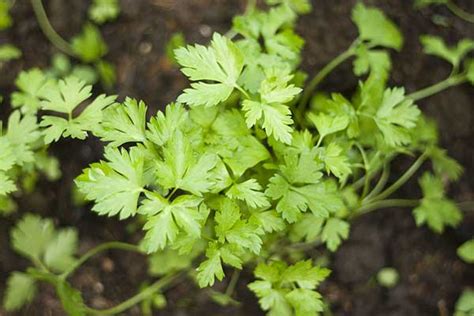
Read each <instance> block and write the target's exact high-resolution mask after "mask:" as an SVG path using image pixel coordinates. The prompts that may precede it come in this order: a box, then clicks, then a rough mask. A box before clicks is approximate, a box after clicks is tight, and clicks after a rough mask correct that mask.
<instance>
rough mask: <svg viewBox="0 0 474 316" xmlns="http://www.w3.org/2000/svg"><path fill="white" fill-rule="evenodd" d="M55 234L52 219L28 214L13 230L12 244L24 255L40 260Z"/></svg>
mask: <svg viewBox="0 0 474 316" xmlns="http://www.w3.org/2000/svg"><path fill="white" fill-rule="evenodd" d="M54 235H55V233H54V225H53V222H52V221H51V220H49V219H42V218H41V217H39V216H37V215H33V214H26V215H25V216H24V217H23V218H22V219H21V220H20V221H19V222H18V223H17V225H16V226H15V228H13V230H12V231H11V240H12V246H13V249H14V250H15V251H16V252H18V253H20V254H21V255H22V256H25V257H27V258H29V259H32V260H40V259H41V256H42V255H43V254H44V252H45V251H46V249H47V247H48V244H49V243H50V242H51V240H52V239H53V238H54Z"/></svg>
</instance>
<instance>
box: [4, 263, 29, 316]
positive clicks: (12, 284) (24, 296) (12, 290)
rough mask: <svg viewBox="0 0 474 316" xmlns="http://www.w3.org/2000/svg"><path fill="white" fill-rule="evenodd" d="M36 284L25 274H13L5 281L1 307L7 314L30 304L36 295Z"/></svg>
mask: <svg viewBox="0 0 474 316" xmlns="http://www.w3.org/2000/svg"><path fill="white" fill-rule="evenodd" d="M36 291H37V288H36V282H35V280H34V279H33V278H31V277H30V276H28V274H26V273H22V272H13V273H12V274H11V276H10V277H9V278H8V280H7V289H6V292H5V297H4V299H3V306H4V307H5V310H6V311H8V312H12V311H15V310H18V309H20V308H21V307H22V306H23V305H25V304H27V303H30V302H31V301H32V300H33V299H34V297H35V295H36Z"/></svg>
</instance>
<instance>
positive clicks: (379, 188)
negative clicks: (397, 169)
mask: <svg viewBox="0 0 474 316" xmlns="http://www.w3.org/2000/svg"><path fill="white" fill-rule="evenodd" d="M389 176H390V167H389V164H385V165H384V166H383V171H382V175H381V176H380V178H379V181H378V182H377V184H376V185H375V187H374V189H373V190H372V191H371V192H370V193H369V194H368V195H367V196H366V197H365V199H364V200H370V199H372V197H374V196H375V195H377V194H379V193H380V191H382V190H383V188H384V187H385V185H386V184H387V180H388V177H389Z"/></svg>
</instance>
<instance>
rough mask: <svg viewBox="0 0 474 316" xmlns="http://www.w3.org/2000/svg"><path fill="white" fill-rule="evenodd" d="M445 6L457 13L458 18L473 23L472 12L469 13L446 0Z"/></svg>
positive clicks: (473, 15) (473, 16)
mask: <svg viewBox="0 0 474 316" xmlns="http://www.w3.org/2000/svg"><path fill="white" fill-rule="evenodd" d="M446 7H447V8H448V9H449V11H451V12H452V13H454V14H455V15H457V16H458V17H459V18H461V19H463V20H464V21H467V22H469V23H474V14H472V13H469V12H466V11H464V10H463V9H461V8H460V7H458V6H457V5H456V4H455V3H454V2H452V1H448V2H446Z"/></svg>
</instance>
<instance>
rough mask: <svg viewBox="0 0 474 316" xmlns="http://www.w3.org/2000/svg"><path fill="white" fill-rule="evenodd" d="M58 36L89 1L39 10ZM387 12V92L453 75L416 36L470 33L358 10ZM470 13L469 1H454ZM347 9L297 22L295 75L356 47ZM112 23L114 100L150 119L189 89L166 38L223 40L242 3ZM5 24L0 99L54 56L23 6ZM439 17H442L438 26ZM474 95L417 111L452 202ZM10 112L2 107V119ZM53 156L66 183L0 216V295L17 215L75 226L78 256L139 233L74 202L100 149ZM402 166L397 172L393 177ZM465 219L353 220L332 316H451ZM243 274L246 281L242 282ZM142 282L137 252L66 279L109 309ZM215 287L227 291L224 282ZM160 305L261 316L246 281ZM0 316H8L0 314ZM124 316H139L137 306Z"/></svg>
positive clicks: (135, 6) (108, 28)
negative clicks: (390, 45)
mask: <svg viewBox="0 0 474 316" xmlns="http://www.w3.org/2000/svg"><path fill="white" fill-rule="evenodd" d="M44 2H45V4H46V7H47V11H48V14H49V16H50V18H51V21H52V23H53V25H54V27H55V28H56V29H57V30H58V32H59V33H60V34H62V35H63V36H65V37H69V36H72V35H73V34H75V33H77V32H78V31H79V30H80V28H81V25H82V23H83V21H84V19H85V18H86V15H87V7H88V4H89V1H84V0H70V1H62V0H49V1H46V0H45V1H44ZM366 2H367V3H370V4H374V5H376V6H378V7H380V8H381V9H383V10H384V11H385V12H386V13H387V14H388V15H389V16H390V17H391V18H392V19H393V20H394V21H395V22H396V23H397V24H399V25H400V27H401V29H402V31H403V33H404V35H405V45H404V48H403V50H402V51H401V52H400V53H394V54H393V64H394V71H393V74H392V79H391V80H392V82H391V83H392V84H393V85H403V86H405V87H406V89H407V90H408V91H415V90H417V89H420V88H421V87H424V86H427V85H429V84H431V83H434V82H436V81H439V80H441V79H442V78H444V77H445V76H447V74H448V73H449V70H450V69H449V66H448V65H447V64H446V63H444V62H442V61H439V60H437V59H436V58H432V57H429V56H426V55H424V54H422V53H421V48H420V44H419V42H418V37H419V36H420V35H421V34H438V35H440V36H442V37H444V38H445V39H446V40H448V41H449V42H451V43H454V42H456V41H457V40H459V39H461V38H464V37H469V38H474V27H473V26H472V24H471V25H470V24H468V23H466V22H463V21H461V20H460V19H458V18H456V17H454V16H453V15H452V14H450V13H449V12H448V11H447V10H446V9H445V8H443V7H436V8H428V9H424V10H422V11H414V10H413V8H412V1H399V0H379V1H375V0H374V1H366ZM456 2H457V3H458V4H459V5H460V6H462V7H463V8H465V9H466V10H468V11H471V12H474V2H473V1H472V0H459V1H456ZM355 3H356V1H355V0H331V1H330V0H317V1H314V8H315V9H314V11H313V13H311V14H309V15H307V16H304V17H303V18H301V19H300V23H299V27H298V28H299V32H300V33H301V34H302V35H303V37H304V38H305V39H306V41H307V44H306V48H305V54H304V55H305V57H304V64H303V68H304V69H305V70H306V71H308V72H309V73H310V74H312V73H315V72H316V71H317V70H318V69H320V68H321V67H322V66H324V65H325V64H326V63H327V62H328V61H330V60H331V59H332V58H334V57H335V56H336V55H337V54H338V53H340V52H341V51H342V50H344V49H345V48H347V47H348V46H349V45H350V43H351V41H352V40H353V39H354V38H355V35H356V29H355V27H354V25H353V24H352V23H351V21H350V19H349V17H350V11H351V8H352V6H353V5H354V4H355ZM121 7H122V9H123V10H122V14H121V15H120V18H119V19H118V20H117V21H115V22H113V23H110V24H107V25H105V26H104V27H102V33H103V35H104V37H105V40H106V42H107V43H108V45H109V51H110V53H109V54H108V56H107V59H108V60H109V61H110V62H112V63H113V64H114V65H116V66H117V73H118V83H117V86H116V89H114V92H117V93H118V94H119V95H120V96H130V97H135V98H139V99H143V100H144V101H145V102H146V103H147V105H148V106H149V113H155V112H156V111H157V110H159V109H162V108H163V107H164V105H166V104H167V103H169V102H171V101H173V100H174V99H175V97H176V96H177V94H178V93H179V91H180V90H181V89H183V88H184V87H185V86H186V85H187V82H186V80H185V78H184V77H183V76H182V75H181V74H180V73H179V71H177V70H176V69H175V68H174V67H172V65H170V63H169V62H168V61H167V59H166V58H165V57H164V45H165V43H166V41H167V40H168V39H169V38H170V36H171V34H173V32H176V31H181V32H183V33H184V34H185V37H186V40H187V41H188V42H199V43H205V42H207V41H208V40H209V37H210V35H211V34H212V32H213V31H220V32H225V31H226V30H228V29H229V26H230V23H231V18H232V16H233V15H235V14H236V13H238V12H242V11H243V9H244V7H245V1H237V0H234V1H225V0H177V1H173V0H121ZM12 15H13V18H14V20H15V25H14V27H13V28H11V29H10V30H8V31H7V32H3V33H2V34H0V43H2V42H6V41H8V42H12V43H14V44H15V45H17V46H19V47H20V48H21V49H22V51H23V53H24V56H23V58H22V59H21V60H20V61H17V62H13V63H9V64H7V65H6V66H4V67H3V68H2V69H0V74H1V75H0V91H1V94H2V95H8V93H9V92H11V91H12V89H13V81H14V78H15V76H16V75H17V73H18V72H19V71H20V70H22V69H27V68H30V67H46V66H47V65H48V62H49V59H50V57H51V55H52V54H53V53H54V52H55V50H54V48H52V47H51V45H50V44H49V43H48V42H47V41H46V39H45V38H44V36H43V34H42V33H41V31H40V29H39V27H38V25H37V23H36V20H35V18H34V15H33V12H32V9H31V7H30V5H29V2H28V1H26V0H17V1H16V3H15V5H14V7H13V10H12ZM433 16H437V17H443V21H444V22H445V24H446V25H445V26H440V25H438V24H435V23H433ZM438 20H439V18H438ZM356 84H357V81H356V79H355V78H354V76H353V75H352V71H351V64H350V63H346V64H344V65H342V66H341V67H339V68H338V69H337V70H336V71H335V72H334V73H332V74H331V75H330V76H329V77H328V78H327V79H326V80H325V81H324V83H323V85H322V87H321V88H322V89H325V90H328V91H342V92H348V93H350V92H352V91H353V89H354V88H355V86H356ZM473 97H474V89H473V88H472V87H471V86H468V85H463V86H459V87H456V88H452V89H450V90H448V91H446V92H444V93H442V94H440V95H436V96H433V97H430V98H428V99H425V100H422V101H420V102H419V105H420V107H421V108H422V110H423V111H424V112H425V113H427V114H428V115H429V116H431V117H433V118H434V119H436V121H437V122H438V123H439V125H440V130H441V133H440V139H441V143H442V145H443V146H444V147H445V148H447V149H448V152H449V154H450V155H451V156H452V157H454V158H455V159H457V160H458V161H459V162H460V163H461V164H462V165H463V166H464V167H465V173H464V175H463V177H462V178H461V180H460V182H459V183H458V184H456V185H453V187H452V190H451V191H450V194H451V196H452V197H453V198H454V199H456V200H458V201H466V200H473V197H474V180H473V179H474V168H473V167H474V159H473V157H474V146H473V144H472V139H473V136H474V127H473V126H474V124H473V114H474V111H473V110H472V104H471V100H472V99H473ZM7 112H8V110H7V109H6V107H2V108H0V115H1V116H0V118H3V119H4V118H5V115H6V114H7ZM51 151H52V153H53V154H54V155H55V156H56V157H58V158H59V160H60V162H61V168H62V172H63V177H62V178H61V179H60V180H59V181H57V182H54V183H49V182H47V181H43V180H41V181H40V183H39V186H38V190H37V191H36V192H35V193H31V194H26V195H24V196H22V197H21V198H19V199H18V203H19V210H20V211H19V212H18V213H16V214H15V215H13V216H11V217H7V218H1V219H0V295H3V292H4V284H5V281H6V279H7V276H8V274H9V273H10V272H11V271H14V270H21V269H23V268H25V267H26V264H27V262H26V261H25V260H23V259H22V258H20V257H19V256H17V255H16V254H15V253H13V252H12V250H11V249H10V248H9V236H8V232H9V231H10V229H11V227H12V225H13V224H14V223H15V221H16V220H18V218H20V217H21V215H22V214H23V213H25V212H35V213H38V214H41V215H42V216H47V217H51V218H53V219H54V220H55V222H56V223H57V224H58V225H60V226H75V227H77V228H78V229H79V233H80V236H81V245H80V248H81V251H84V250H86V249H89V248H90V247H92V246H94V245H97V244H99V243H101V242H104V241H111V240H123V241H131V242H133V241H137V239H138V238H139V236H135V235H132V236H130V235H129V234H128V233H127V232H126V226H127V223H123V222H118V221H117V220H115V219H113V218H112V219H108V218H102V217H98V216H95V215H94V214H93V213H92V212H90V210H89V208H88V207H87V206H84V207H77V206H74V205H73V204H72V202H71V184H72V180H73V179H74V177H76V176H77V175H78V174H79V173H80V171H81V169H82V168H84V167H85V166H87V165H88V164H89V163H90V162H93V161H96V160H98V159H99V158H100V157H101V155H102V149H101V146H100V144H99V143H98V142H96V141H94V140H88V141H86V142H78V141H65V142H62V143H61V144H58V145H54V146H53V147H52V148H51ZM408 163H409V158H407V159H401V160H400V161H398V162H397V163H396V165H395V166H394V169H395V170H393V171H394V172H393V174H394V175H395V176H396V175H397V174H398V175H400V174H401V172H403V170H404V169H405V168H406V167H407V164H408ZM417 194H419V190H418V186H417V183H416V181H414V182H412V183H410V184H409V185H407V186H406V187H405V188H404V189H403V190H402V191H401V192H400V195H403V196H408V197H411V196H413V197H414V196H416V195H417ZM472 211H473V210H469V211H468V212H466V214H465V220H464V222H463V224H462V225H461V226H460V227H459V228H458V229H456V230H454V229H448V230H447V231H446V232H445V233H444V234H442V235H436V234H434V233H432V232H431V231H430V230H428V229H426V228H417V227H416V225H415V223H414V220H413V218H412V215H411V213H410V211H409V210H406V209H387V210H383V211H379V212H375V213H371V214H368V215H365V216H364V217H361V218H359V219H358V220H356V221H355V222H354V223H353V225H352V229H351V235H350V239H349V240H348V241H347V242H345V243H344V244H343V246H342V247H341V248H340V250H339V251H338V252H337V253H336V254H335V255H333V257H332V258H331V260H332V261H331V262H332V263H331V269H332V270H333V273H332V275H331V277H330V278H329V280H328V281H327V282H325V283H324V284H323V286H322V289H321V291H322V292H323V295H324V296H325V297H327V298H328V299H329V302H330V303H331V309H332V311H333V314H334V315H363V316H366V315H404V316H405V315H406V316H411V315H442V316H445V315H451V314H452V310H453V306H454V303H455V301H456V299H457V298H458V297H459V295H460V293H461V292H462V290H463V289H464V288H465V287H467V286H474V269H472V267H469V266H468V265H466V264H464V263H463V262H462V261H461V260H460V259H458V258H457V256H456V248H457V247H458V246H459V245H460V244H461V243H462V242H464V241H466V240H468V239H469V238H471V237H472V235H473V232H474V215H473V214H474V212H472ZM386 266H391V267H394V268H395V269H397V270H398V271H399V273H400V281H399V283H398V284H397V285H396V286H395V287H394V288H392V289H385V288H382V287H380V286H379V285H378V284H377V282H376V281H375V279H374V277H375V274H376V273H377V272H378V271H379V270H380V269H381V268H382V267H386ZM250 278H251V275H250V273H249V272H244V273H243V276H242V279H243V280H245V279H250ZM144 280H146V261H145V259H144V258H142V257H140V256H137V255H135V254H128V253H123V252H115V251H114V252H110V253H107V254H105V255H102V256H99V257H97V258H94V259H93V260H91V261H90V262H89V263H88V264H86V265H85V266H84V267H83V268H81V269H80V270H79V271H78V272H77V273H76V275H75V276H74V277H73V284H74V286H75V287H77V288H78V289H80V290H81V291H82V293H83V295H84V298H85V300H86V301H87V303H88V304H89V305H90V306H93V307H95V308H104V307H110V306H113V305H115V304H117V303H119V302H121V301H122V300H124V299H126V298H127V297H129V296H130V295H133V293H134V290H135V289H136V288H137V287H139V286H140V285H141V283H142V282H143V281H144ZM217 287H225V284H220V285H218V286H217ZM167 297H168V300H169V301H168V306H167V308H166V309H165V310H164V311H160V312H157V315H158V314H159V315H222V314H227V315H262V314H263V313H262V312H261V311H260V310H259V308H258V304H257V302H256V300H255V298H254V297H253V295H252V294H251V293H250V292H249V291H248V290H247V289H246V287H245V285H244V284H243V283H242V284H240V285H239V286H238V287H237V291H236V299H237V300H239V301H240V302H242V304H241V305H240V306H236V307H220V306H219V305H216V304H214V303H212V302H211V300H210V299H209V298H208V295H207V294H205V293H203V291H197V289H196V288H195V287H194V286H193V285H192V284H191V282H188V283H182V284H179V285H178V286H176V287H174V288H173V289H171V290H170V291H169V292H168V293H167ZM63 314H64V312H62V309H61V305H60V303H59V301H58V300H57V298H56V296H55V294H54V291H53V289H52V288H50V287H48V286H43V287H42V288H41V291H40V294H39V295H38V296H37V298H36V299H35V301H34V303H33V304H31V305H30V306H29V307H28V308H26V309H24V310H23V311H22V312H20V313H17V314H12V315H32V316H33V315H63ZM0 315H7V314H6V313H5V312H4V311H2V310H0ZM124 315H140V310H139V309H138V308H133V309H131V310H130V311H128V312H127V313H126V314H124Z"/></svg>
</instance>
